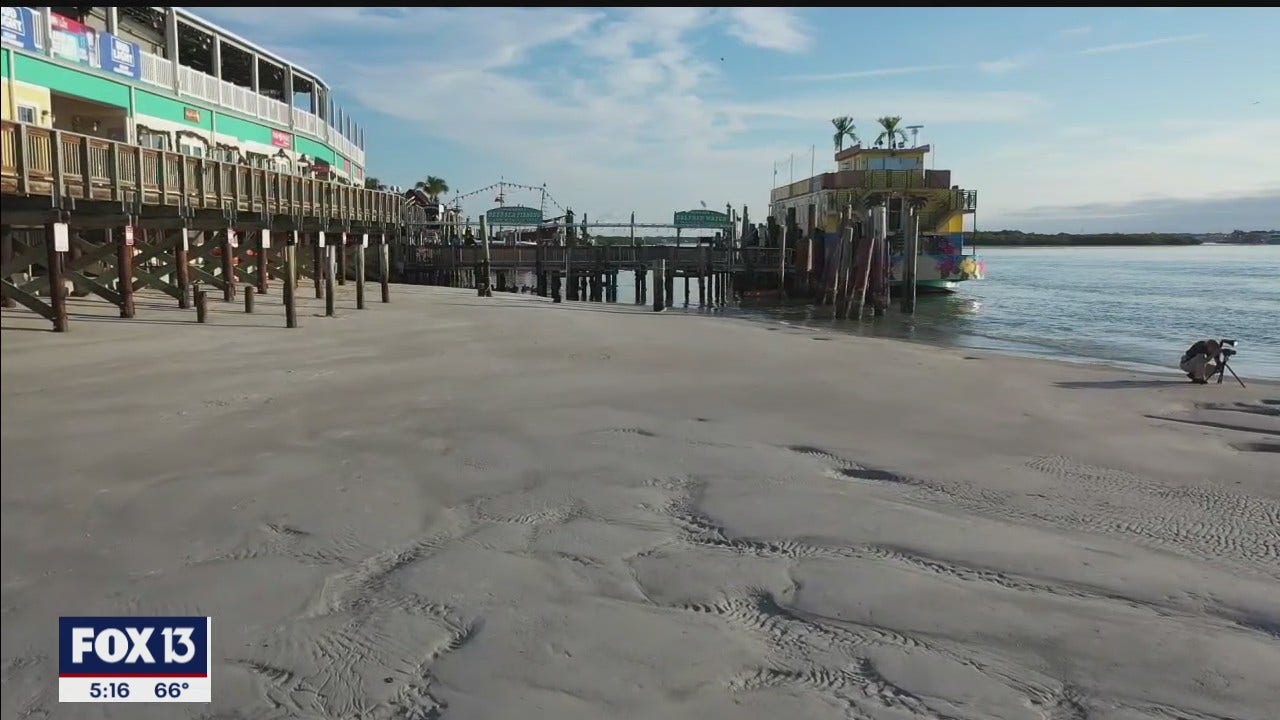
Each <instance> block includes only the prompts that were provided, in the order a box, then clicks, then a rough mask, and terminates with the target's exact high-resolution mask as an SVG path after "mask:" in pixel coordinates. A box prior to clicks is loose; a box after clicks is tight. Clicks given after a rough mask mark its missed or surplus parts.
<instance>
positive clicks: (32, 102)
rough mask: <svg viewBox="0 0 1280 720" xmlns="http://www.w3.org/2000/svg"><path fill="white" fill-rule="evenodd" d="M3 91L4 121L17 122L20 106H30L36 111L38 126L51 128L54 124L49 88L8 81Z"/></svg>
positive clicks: (4, 83) (5, 82) (3, 86)
mask: <svg viewBox="0 0 1280 720" xmlns="http://www.w3.org/2000/svg"><path fill="white" fill-rule="evenodd" d="M0 88H2V89H3V91H4V92H3V93H0V94H3V95H4V102H3V103H0V105H3V106H4V119H5V120H16V119H17V117H18V106H19V105H29V106H31V107H34V108H35V109H36V124H37V125H40V126H42V127H50V126H51V125H52V124H53V122H52V115H51V114H46V113H51V110H50V108H51V105H50V99H49V88H42V87H39V86H36V85H28V84H27V83H24V82H16V83H12V85H11V84H10V83H9V81H8V80H5V81H4V82H3V85H2V86H0Z"/></svg>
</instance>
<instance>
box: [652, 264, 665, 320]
mask: <svg viewBox="0 0 1280 720" xmlns="http://www.w3.org/2000/svg"><path fill="white" fill-rule="evenodd" d="M666 274H667V261H666V260H658V262H657V264H656V265H654V268H653V311H654V312H662V311H663V310H664V309H666V304H665V303H664V302H663V293H664V292H665V290H664V288H665V287H666V284H667V281H666Z"/></svg>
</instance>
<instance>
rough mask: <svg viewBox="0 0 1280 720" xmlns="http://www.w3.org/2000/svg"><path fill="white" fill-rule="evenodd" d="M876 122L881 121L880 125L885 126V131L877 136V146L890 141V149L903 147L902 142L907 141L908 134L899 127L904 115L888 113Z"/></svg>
mask: <svg viewBox="0 0 1280 720" xmlns="http://www.w3.org/2000/svg"><path fill="white" fill-rule="evenodd" d="M876 122H878V123H880V127H882V128H884V132H882V133H880V136H879V137H877V138H876V145H877V146H879V145H880V144H881V143H884V142H888V143H889V149H890V150H893V149H896V148H899V147H902V144H901V143H905V142H906V141H907V134H906V133H905V132H903V131H902V130H901V129H900V128H899V127H898V126H899V125H901V124H902V116H900V115H886V116H884V117H882V118H880V119H879V120H877V121H876Z"/></svg>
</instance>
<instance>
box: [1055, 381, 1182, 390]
mask: <svg viewBox="0 0 1280 720" xmlns="http://www.w3.org/2000/svg"><path fill="white" fill-rule="evenodd" d="M1175 385H1185V386H1187V387H1195V384H1194V383H1192V382H1189V381H1187V380H1173V379H1171V380H1096V381H1087V382H1086V381H1063V382H1056V383H1054V386H1056V387H1060V388H1066V389H1068V390H1124V389H1137V388H1161V387H1173V386H1175Z"/></svg>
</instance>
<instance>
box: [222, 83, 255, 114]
mask: <svg viewBox="0 0 1280 720" xmlns="http://www.w3.org/2000/svg"><path fill="white" fill-rule="evenodd" d="M257 97H258V94H257V93H255V92H254V91H253V90H252V89H250V88H247V87H241V86H239V85H236V84H235V83H229V82H227V81H226V80H223V81H222V105H223V106H224V107H229V108H231V109H233V110H236V111H238V112H242V113H244V114H246V115H255V116H256V115H257V114H258V102H257Z"/></svg>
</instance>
